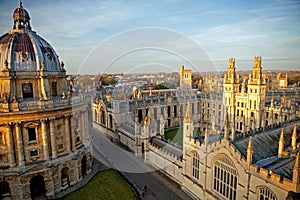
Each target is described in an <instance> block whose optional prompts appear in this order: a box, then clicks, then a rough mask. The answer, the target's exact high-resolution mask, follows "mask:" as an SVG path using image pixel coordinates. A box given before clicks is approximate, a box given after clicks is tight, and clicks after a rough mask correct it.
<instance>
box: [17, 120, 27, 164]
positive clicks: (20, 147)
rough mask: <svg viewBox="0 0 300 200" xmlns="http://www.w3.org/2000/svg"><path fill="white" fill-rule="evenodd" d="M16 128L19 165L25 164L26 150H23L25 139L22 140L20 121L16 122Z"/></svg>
mask: <svg viewBox="0 0 300 200" xmlns="http://www.w3.org/2000/svg"><path fill="white" fill-rule="evenodd" d="M15 129H16V138H17V149H18V158H19V166H24V165H25V161H24V152H23V140H22V134H21V128H20V125H19V123H16V124H15Z"/></svg>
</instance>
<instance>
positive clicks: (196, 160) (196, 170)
mask: <svg viewBox="0 0 300 200" xmlns="http://www.w3.org/2000/svg"><path fill="white" fill-rule="evenodd" d="M192 162H193V163H192V166H193V177H194V178H196V179H199V156H198V154H197V153H196V152H193V160H192Z"/></svg>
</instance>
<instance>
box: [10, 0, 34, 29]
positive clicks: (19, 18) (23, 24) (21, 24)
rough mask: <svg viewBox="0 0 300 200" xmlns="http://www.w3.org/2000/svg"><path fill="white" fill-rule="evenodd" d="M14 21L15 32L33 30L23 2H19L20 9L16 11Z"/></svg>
mask: <svg viewBox="0 0 300 200" xmlns="http://www.w3.org/2000/svg"><path fill="white" fill-rule="evenodd" d="M13 19H14V26H13V29H14V30H15V29H16V30H22V29H27V30H31V26H30V22H29V21H30V16H29V14H28V12H27V10H25V9H24V8H23V5H22V1H19V6H18V8H16V9H15V11H14V13H13Z"/></svg>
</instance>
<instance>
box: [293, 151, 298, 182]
mask: <svg viewBox="0 0 300 200" xmlns="http://www.w3.org/2000/svg"><path fill="white" fill-rule="evenodd" d="M299 157H300V156H299V152H298V154H297V155H296V159H295V165H294V170H293V182H294V183H299V182H300V178H299V174H300V158H299Z"/></svg>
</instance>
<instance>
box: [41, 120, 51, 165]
mask: <svg viewBox="0 0 300 200" xmlns="http://www.w3.org/2000/svg"><path fill="white" fill-rule="evenodd" d="M41 129H42V130H41V131H42V142H43V150H44V159H45V160H48V159H49V146H48V134H47V128H46V120H45V119H42V120H41Z"/></svg>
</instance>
